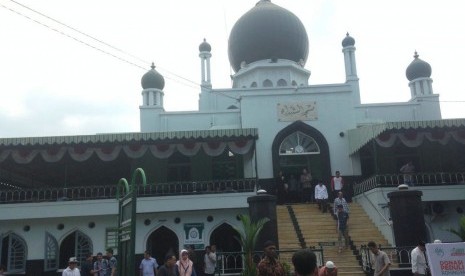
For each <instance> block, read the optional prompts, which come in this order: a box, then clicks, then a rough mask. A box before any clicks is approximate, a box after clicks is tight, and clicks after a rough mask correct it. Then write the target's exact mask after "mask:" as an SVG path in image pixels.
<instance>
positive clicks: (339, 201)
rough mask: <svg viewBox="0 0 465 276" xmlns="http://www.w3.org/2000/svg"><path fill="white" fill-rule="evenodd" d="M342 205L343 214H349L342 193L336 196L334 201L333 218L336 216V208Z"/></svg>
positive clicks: (347, 205)
mask: <svg viewBox="0 0 465 276" xmlns="http://www.w3.org/2000/svg"><path fill="white" fill-rule="evenodd" d="M338 205H342V208H344V212H346V213H347V214H348V213H349V204H348V203H347V201H346V199H345V198H344V194H343V193H342V192H339V193H338V194H337V197H336V199H335V200H334V206H333V208H334V216H335V217H336V216H337V206H338Z"/></svg>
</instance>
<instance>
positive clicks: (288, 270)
mask: <svg viewBox="0 0 465 276" xmlns="http://www.w3.org/2000/svg"><path fill="white" fill-rule="evenodd" d="M281 264H282V265H283V268H284V273H285V275H287V276H289V275H291V265H290V264H289V263H288V262H281Z"/></svg>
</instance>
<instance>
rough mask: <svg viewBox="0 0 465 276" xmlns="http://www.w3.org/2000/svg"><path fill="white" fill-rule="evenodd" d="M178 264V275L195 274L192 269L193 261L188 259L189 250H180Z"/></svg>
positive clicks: (187, 275)
mask: <svg viewBox="0 0 465 276" xmlns="http://www.w3.org/2000/svg"><path fill="white" fill-rule="evenodd" d="M176 264H177V265H178V271H179V276H197V274H196V273H195V270H194V263H193V262H192V261H191V260H189V252H188V251H187V250H186V249H183V250H181V254H180V257H179V261H178V262H177V263H176Z"/></svg>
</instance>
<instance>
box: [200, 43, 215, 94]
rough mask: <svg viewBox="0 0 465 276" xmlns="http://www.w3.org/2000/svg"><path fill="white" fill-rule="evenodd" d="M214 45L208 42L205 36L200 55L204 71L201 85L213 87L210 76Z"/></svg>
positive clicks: (201, 69) (202, 70)
mask: <svg viewBox="0 0 465 276" xmlns="http://www.w3.org/2000/svg"><path fill="white" fill-rule="evenodd" d="M211 50H212V47H211V46H210V44H208V43H207V40H206V39H205V38H204V39H203V42H202V43H201V44H200V45H199V52H200V53H199V57H200V66H201V67H200V71H201V72H202V80H201V82H200V83H201V86H202V87H207V88H211V87H212V83H211V78H210V58H211V56H212V54H211Z"/></svg>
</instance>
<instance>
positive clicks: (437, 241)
mask: <svg viewBox="0 0 465 276" xmlns="http://www.w3.org/2000/svg"><path fill="white" fill-rule="evenodd" d="M433 243H442V241H441V240H434V242H433Z"/></svg>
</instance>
